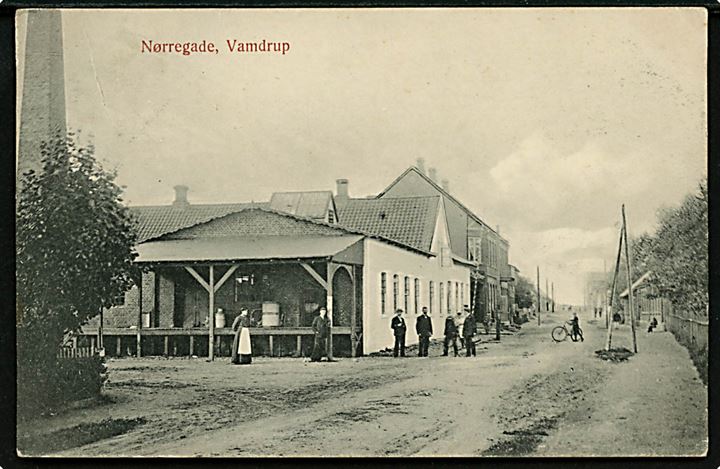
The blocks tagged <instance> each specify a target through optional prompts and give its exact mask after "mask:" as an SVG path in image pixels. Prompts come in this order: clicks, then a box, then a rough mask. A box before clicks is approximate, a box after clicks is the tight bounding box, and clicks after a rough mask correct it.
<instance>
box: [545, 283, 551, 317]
mask: <svg viewBox="0 0 720 469" xmlns="http://www.w3.org/2000/svg"><path fill="white" fill-rule="evenodd" d="M549 296H550V289H549V288H548V278H547V277H545V300H546V301H545V311H546V312H548V313H549V312H550V298H548V297H549Z"/></svg>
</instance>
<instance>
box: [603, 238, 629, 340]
mask: <svg viewBox="0 0 720 469" xmlns="http://www.w3.org/2000/svg"><path fill="white" fill-rule="evenodd" d="M624 235H625V226H624V225H623V227H622V228H620V241H619V243H618V252H617V258H616V259H615V273H614V274H613V281H612V289H611V290H610V304H609V307H608V310H607V312H606V313H605V316H606V319H607V317H608V316H610V315H611V314H612V313H613V301H614V300H615V288H616V287H617V278H618V274H619V273H620V256H621V255H622V245H623V237H624ZM608 321H609V322H608V328H607V337H606V339H605V350H606V351H609V350H610V344H611V342H612V328H613V319H612V318H610V319H608Z"/></svg>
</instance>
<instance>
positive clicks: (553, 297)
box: [550, 282, 555, 313]
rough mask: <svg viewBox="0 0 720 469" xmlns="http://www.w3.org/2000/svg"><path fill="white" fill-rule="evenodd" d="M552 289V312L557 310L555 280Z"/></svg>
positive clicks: (551, 285)
mask: <svg viewBox="0 0 720 469" xmlns="http://www.w3.org/2000/svg"><path fill="white" fill-rule="evenodd" d="M550 288H551V289H550V291H551V292H552V294H551V296H550V304H551V305H552V312H553V313H554V312H555V282H552V283H550Z"/></svg>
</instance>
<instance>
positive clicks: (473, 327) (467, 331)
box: [462, 305, 477, 357]
mask: <svg viewBox="0 0 720 469" xmlns="http://www.w3.org/2000/svg"><path fill="white" fill-rule="evenodd" d="M465 314H466V315H467V316H465V321H464V322H463V329H462V330H463V334H462V335H463V341H464V342H465V356H466V357H469V356H470V354H472V356H473V357H474V356H475V341H474V340H473V336H474V335H475V332H476V331H477V322H476V321H475V316H474V315H473V314H472V312H471V311H470V307H468V306H467V305H466V306H465Z"/></svg>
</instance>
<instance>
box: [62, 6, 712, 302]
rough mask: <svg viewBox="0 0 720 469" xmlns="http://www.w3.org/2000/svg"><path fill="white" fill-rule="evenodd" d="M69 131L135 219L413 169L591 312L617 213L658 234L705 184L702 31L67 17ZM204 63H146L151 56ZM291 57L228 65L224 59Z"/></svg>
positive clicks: (371, 19) (596, 19)
mask: <svg viewBox="0 0 720 469" xmlns="http://www.w3.org/2000/svg"><path fill="white" fill-rule="evenodd" d="M63 27H64V51H65V74H66V93H67V96H66V100H67V116H68V125H69V127H71V128H74V129H81V130H82V132H83V133H84V134H86V135H88V134H89V135H91V138H92V140H93V142H94V143H95V145H96V148H97V154H98V155H99V156H100V157H101V158H102V160H103V161H104V164H105V166H107V167H114V168H117V170H118V172H119V177H118V182H119V183H120V184H122V185H124V186H126V187H127V191H126V199H127V200H128V202H129V203H131V204H136V205H137V204H141V205H145V204H164V203H169V202H171V200H172V198H173V189H172V186H173V185H175V184H179V183H182V184H186V185H188V186H190V193H189V199H190V201H191V202H196V203H212V202H235V201H248V200H268V199H269V197H270V195H271V193H272V192H274V191H277V190H306V189H307V190H320V189H334V184H335V183H334V181H335V179H337V178H347V179H349V180H350V193H351V195H353V196H365V195H369V194H376V193H377V192H379V191H381V190H382V189H384V188H385V187H386V186H387V184H389V183H390V182H391V181H392V180H393V179H394V178H395V177H396V176H397V175H398V174H400V173H401V172H402V171H403V170H404V169H406V168H407V167H408V166H410V165H412V164H414V163H415V160H416V159H417V158H419V157H422V158H424V159H425V161H426V166H433V167H436V168H437V170H438V173H439V176H440V178H446V179H448V180H449V181H450V190H451V192H452V193H453V194H454V195H455V196H456V197H458V198H459V199H460V200H461V201H463V202H464V203H465V204H466V205H467V206H468V207H470V208H471V209H473V210H474V211H475V212H476V213H477V214H478V215H479V216H480V217H481V218H482V219H484V220H485V221H486V222H487V223H488V224H489V225H491V226H493V227H494V226H496V225H500V230H501V232H502V234H503V235H504V236H505V237H506V238H507V239H508V240H509V241H510V246H511V247H510V260H511V262H512V263H514V264H515V265H517V266H518V267H519V268H520V270H521V271H522V273H523V274H524V275H526V276H527V277H529V278H531V279H534V277H535V266H536V265H540V268H541V270H542V271H543V280H542V281H541V283H542V285H543V288H544V283H545V282H544V277H545V273H546V272H547V274H548V275H549V277H550V278H551V280H552V281H553V282H554V283H555V292H556V297H557V299H558V301H560V302H573V303H576V304H577V303H581V302H582V293H583V281H582V280H583V278H582V277H583V272H585V271H588V270H602V269H603V259H607V264H608V269H610V268H611V263H612V258H613V255H614V253H613V251H614V249H616V247H615V246H616V242H617V240H616V237H617V229H618V225H617V221H618V219H619V216H620V204H621V203H623V202H624V203H625V204H626V205H627V210H628V216H629V223H630V230H631V234H639V233H640V232H641V231H645V230H651V229H652V228H653V225H654V221H655V217H656V210H657V209H658V208H659V207H660V206H663V205H675V204H677V203H679V202H680V200H681V199H682V197H683V195H684V194H686V193H687V192H689V191H692V190H693V189H694V188H695V187H696V185H697V183H698V182H699V180H700V179H701V178H703V177H704V175H705V173H706V153H707V152H706V138H707V134H706V113H705V109H706V93H705V89H706V85H705V80H706V66H705V63H706V15H705V11H704V10H703V9H694V10H693V9H660V8H656V9H652V10H650V9H577V10H570V9H568V10H561V9H542V10H540V9H525V10H520V9H502V10H501V9H496V10H483V9H475V10H470V9H460V10H437V9H428V10H422V11H420V10H384V11H380V10H317V11H309V10H285V11H278V10H275V11H272V10H271V11H261V10H244V11H243V10H233V11H231V10H196V11H168V10H155V11H101V12H92V11H82V10H80V11H72V10H71V11H65V12H63ZM143 39H145V40H154V41H179V42H186V41H202V40H203V39H205V40H208V41H213V42H214V43H215V44H216V45H217V46H218V47H219V48H220V53H219V54H217V55H215V54H212V55H193V56H190V57H185V56H182V55H176V54H172V55H168V54H165V55H158V54H141V53H140V50H141V40H143ZM227 39H238V40H240V41H243V42H245V41H258V40H262V39H267V40H268V41H287V42H289V43H290V44H291V49H290V51H289V52H288V53H287V54H286V55H280V54H253V55H250V54H233V53H230V52H228V50H227V46H226V45H225V41H226V40H227Z"/></svg>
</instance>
